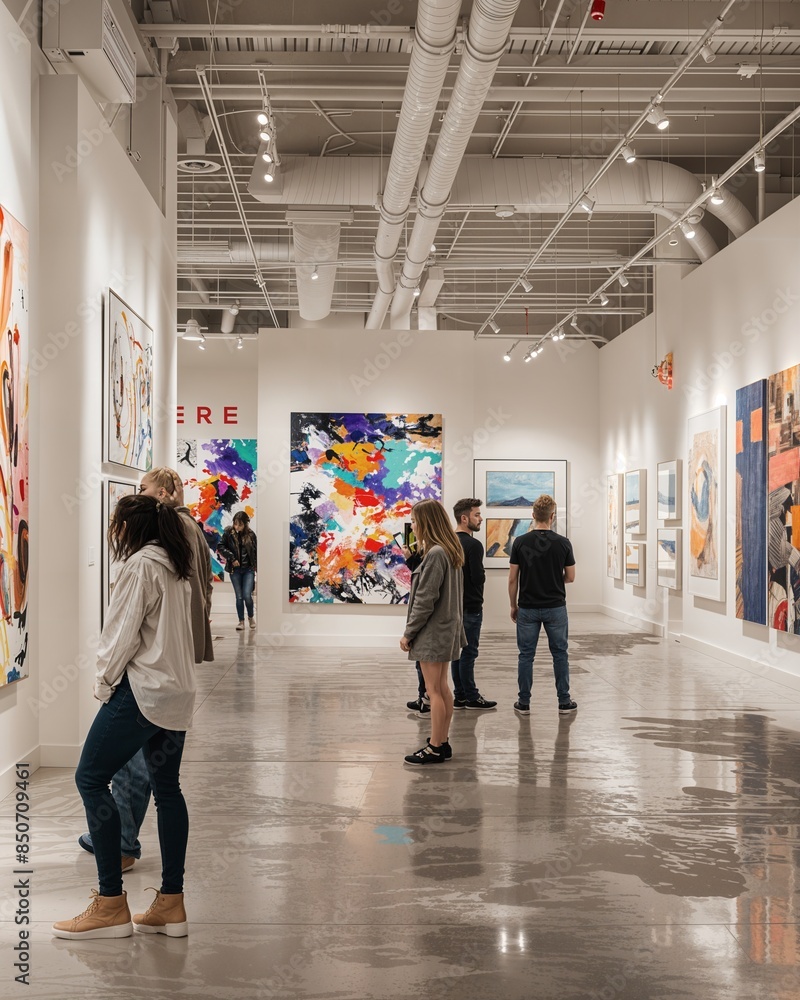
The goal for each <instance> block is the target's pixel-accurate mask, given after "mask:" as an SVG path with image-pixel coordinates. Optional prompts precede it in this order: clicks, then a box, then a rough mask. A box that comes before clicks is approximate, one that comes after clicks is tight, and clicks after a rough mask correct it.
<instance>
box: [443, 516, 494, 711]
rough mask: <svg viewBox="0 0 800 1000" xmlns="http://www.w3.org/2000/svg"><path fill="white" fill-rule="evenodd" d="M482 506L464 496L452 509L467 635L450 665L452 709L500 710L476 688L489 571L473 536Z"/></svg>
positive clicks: (478, 523) (478, 522)
mask: <svg viewBox="0 0 800 1000" xmlns="http://www.w3.org/2000/svg"><path fill="white" fill-rule="evenodd" d="M481 503H482V501H481V500H476V499H475V498H474V497H465V498H464V499H463V500H459V501H458V503H457V504H456V505H455V506H454V507H453V516H454V517H455V519H456V534H457V535H458V540H459V541H460V542H461V547H462V549H463V550H464V632H465V633H466V636H467V644H466V646H465V647H464V648H463V649H462V650H461V656H460V657H459V659H457V660H453V661H452V663H451V664H450V670H451V673H452V675H453V708H467V709H473V710H475V711H479V712H480V711H483V712H485V711H488V710H489V709H492V708H497V702H496V701H487V699H486V698H484V697H482V696H481V693H480V691H479V690H478V688H477V687H476V686H475V660H477V658H478V644H479V642H480V638H481V625H482V624H483V585H484V583H485V582H486V570H485V569H484V568H483V546H482V545H481V543H480V542H479V541H478V539H477V538H473V537H472V536H473V533H474V532H476V531H478V530H479V529H480V526H481V522H482V521H483V518H482V517H481Z"/></svg>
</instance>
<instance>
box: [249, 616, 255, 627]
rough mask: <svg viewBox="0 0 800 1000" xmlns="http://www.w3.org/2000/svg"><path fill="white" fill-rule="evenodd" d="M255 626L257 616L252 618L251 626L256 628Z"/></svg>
mask: <svg viewBox="0 0 800 1000" xmlns="http://www.w3.org/2000/svg"><path fill="white" fill-rule="evenodd" d="M255 627H256V620H255V618H251V619H250V628H255Z"/></svg>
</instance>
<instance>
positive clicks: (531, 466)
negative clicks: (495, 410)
mask: <svg viewBox="0 0 800 1000" xmlns="http://www.w3.org/2000/svg"><path fill="white" fill-rule="evenodd" d="M473 469H474V478H473V489H474V493H473V496H475V497H477V498H478V499H479V500H482V501H483V507H482V508H481V513H482V514H483V525H482V527H481V530H480V531H479V532H477V533H476V536H475V537H476V538H478V539H479V540H480V542H481V543H482V544H483V547H484V549H485V551H486V560H485V565H486V568H487V569H507V568H508V566H509V558H508V557H509V555H510V554H511V546H512V544H513V541H514V539H515V538H517V537H519V535H524V534H525V533H526V532H528V531H530V530H531V528H532V527H533V522H532V520H531V508H532V507H533V505H534V503H535V502H536V501H537V500H538V499H539V497H541V496H544V495H545V494H546V495H548V496H551V497H553V499H554V500H555V501H556V505H557V506H556V517H555V521H554V522H553V530H554V531H557V532H558V533H559V534H560V535H566V534H567V462H566V459H543V460H539V459H531V460H526V459H484V458H476V459H475V461H474V463H473Z"/></svg>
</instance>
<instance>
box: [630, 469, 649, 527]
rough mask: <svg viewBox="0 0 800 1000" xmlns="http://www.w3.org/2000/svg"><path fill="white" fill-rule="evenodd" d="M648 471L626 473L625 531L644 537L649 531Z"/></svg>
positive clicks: (636, 470)
mask: <svg viewBox="0 0 800 1000" xmlns="http://www.w3.org/2000/svg"><path fill="white" fill-rule="evenodd" d="M646 515H647V471H646V470H645V469H634V470H633V471H632V472H626V473H625V530H626V531H627V532H629V533H630V534H631V535H643V534H644V533H645V531H646V530H647V516H646Z"/></svg>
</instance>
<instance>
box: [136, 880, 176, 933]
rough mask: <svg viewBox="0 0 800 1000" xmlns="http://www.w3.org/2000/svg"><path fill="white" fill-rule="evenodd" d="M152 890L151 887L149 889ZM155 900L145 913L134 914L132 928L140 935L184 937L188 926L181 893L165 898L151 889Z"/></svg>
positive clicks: (156, 890)
mask: <svg viewBox="0 0 800 1000" xmlns="http://www.w3.org/2000/svg"><path fill="white" fill-rule="evenodd" d="M151 888H152V887H151ZM153 892H154V893H155V894H156V898H155V899H154V900H153V902H152V903H151V904H150V909H149V910H148V911H147V913H134V915H133V926H134V928H135V929H136V930H137V931H141V932H142V934H166V935H167V937H186V935H187V934H188V933H189V924H188V922H187V920H186V910H185V909H184V906H183V893H182V892H176V893H170V894H169V895H167V896H165V895H163V893H160V892H159V891H158V889H153Z"/></svg>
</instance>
